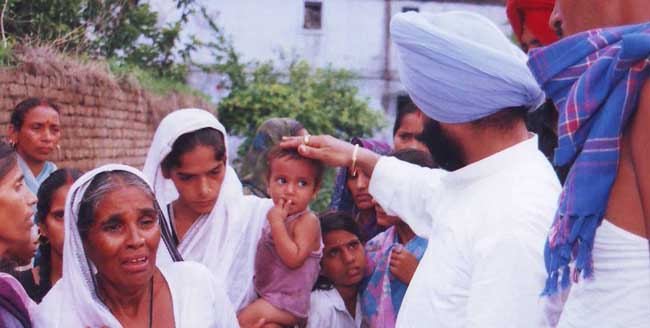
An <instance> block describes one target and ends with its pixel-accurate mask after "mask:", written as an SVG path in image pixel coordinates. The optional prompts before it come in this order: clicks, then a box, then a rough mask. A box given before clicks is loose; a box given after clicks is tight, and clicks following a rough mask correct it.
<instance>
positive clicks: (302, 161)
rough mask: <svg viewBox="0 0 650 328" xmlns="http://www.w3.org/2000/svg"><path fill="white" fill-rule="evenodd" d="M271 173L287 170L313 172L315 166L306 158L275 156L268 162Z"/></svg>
mask: <svg viewBox="0 0 650 328" xmlns="http://www.w3.org/2000/svg"><path fill="white" fill-rule="evenodd" d="M269 169H270V170H271V173H274V172H276V171H287V172H295V173H305V172H309V173H310V174H311V173H315V172H314V171H315V170H316V166H315V165H314V164H313V163H312V162H311V161H310V160H309V159H307V158H293V157H289V156H283V157H276V158H274V159H272V160H271V162H270V163H269Z"/></svg>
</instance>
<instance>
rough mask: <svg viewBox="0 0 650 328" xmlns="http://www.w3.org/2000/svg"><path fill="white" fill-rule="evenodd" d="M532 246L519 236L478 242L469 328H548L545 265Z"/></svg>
mask: <svg viewBox="0 0 650 328" xmlns="http://www.w3.org/2000/svg"><path fill="white" fill-rule="evenodd" d="M527 244H528V245H527ZM529 244H530V243H526V242H525V241H524V240H522V236H521V235H518V234H516V233H509V234H507V235H505V236H504V235H501V236H493V237H491V238H490V237H488V238H483V240H481V241H480V242H477V244H476V245H475V247H474V250H473V252H472V253H473V254H472V255H471V256H472V257H473V261H472V263H473V265H472V270H471V272H472V273H471V277H472V278H471V279H472V281H471V286H470V290H469V300H468V306H467V324H466V326H467V327H512V328H516V327H542V326H545V323H544V316H543V313H544V300H543V298H542V297H540V294H541V292H542V289H543V287H544V276H543V274H542V273H541V268H542V267H543V262H541V258H540V256H539V252H538V251H535V250H532V249H531V247H530V246H529Z"/></svg>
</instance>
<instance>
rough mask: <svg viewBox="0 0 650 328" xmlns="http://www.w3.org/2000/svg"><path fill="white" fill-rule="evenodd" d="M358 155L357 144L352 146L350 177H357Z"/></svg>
mask: <svg viewBox="0 0 650 328" xmlns="http://www.w3.org/2000/svg"><path fill="white" fill-rule="evenodd" d="M358 153H359V144H356V145H354V150H353V151H352V176H353V177H356V176H357V154H358Z"/></svg>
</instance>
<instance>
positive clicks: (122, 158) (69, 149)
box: [0, 58, 214, 170]
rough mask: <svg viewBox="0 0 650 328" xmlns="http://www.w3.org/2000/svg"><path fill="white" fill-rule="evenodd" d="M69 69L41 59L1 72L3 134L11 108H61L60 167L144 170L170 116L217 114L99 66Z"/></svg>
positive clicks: (0, 124) (0, 123) (209, 107)
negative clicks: (45, 101) (189, 111)
mask: <svg viewBox="0 0 650 328" xmlns="http://www.w3.org/2000/svg"><path fill="white" fill-rule="evenodd" d="M50 60H52V61H56V60H57V59H56V58H52V59H50ZM70 65H74V63H72V64H70V63H69V62H68V63H66V64H65V65H62V64H61V63H52V62H49V63H48V62H47V61H43V59H42V58H40V59H38V60H36V61H29V60H25V61H24V62H22V63H21V64H20V65H19V66H18V67H16V68H5V69H0V131H1V132H0V134H1V135H3V136H6V131H7V126H8V122H9V117H10V114H11V110H12V109H13V107H14V106H15V105H16V104H18V103H19V102H20V101H22V100H24V99H25V98H28V97H49V98H52V99H53V100H54V101H55V102H56V103H57V104H58V105H59V106H60V107H61V125H62V130H61V131H62V138H61V142H60V145H61V150H60V151H55V154H54V158H52V160H53V161H54V162H56V164H57V165H58V166H59V167H76V168H79V169H82V170H88V169H91V168H94V167H97V166H98V165H101V164H105V163H122V164H128V165H132V166H135V167H138V168H142V166H143V165H144V160H145V157H146V155H147V150H148V149H149V145H150V143H151V140H152V139H153V134H154V132H155V129H156V126H157V124H158V122H160V120H161V119H162V118H163V117H164V116H165V115H166V114H167V113H169V112H171V111H173V110H174V109H178V108H186V107H198V108H203V109H207V110H211V111H214V106H212V105H210V104H208V103H206V102H205V101H204V100H203V99H201V98H199V97H192V96H186V95H180V94H176V93H173V94H170V95H167V96H164V97H163V96H157V95H152V94H150V93H148V92H146V91H144V90H142V88H140V87H139V86H137V85H136V83H134V82H132V81H125V80H123V81H118V80H116V79H115V78H113V77H111V76H110V74H108V73H107V72H105V71H102V70H97V67H84V66H83V64H80V65H79V66H80V67H73V68H70ZM66 67H67V68H68V69H66Z"/></svg>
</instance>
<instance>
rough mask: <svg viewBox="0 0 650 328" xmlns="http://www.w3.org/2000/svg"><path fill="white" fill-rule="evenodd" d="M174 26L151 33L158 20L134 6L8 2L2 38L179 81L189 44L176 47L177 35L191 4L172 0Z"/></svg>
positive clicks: (78, 0) (127, 2)
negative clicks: (176, 11)
mask: <svg viewBox="0 0 650 328" xmlns="http://www.w3.org/2000/svg"><path fill="white" fill-rule="evenodd" d="M176 6H177V8H178V9H179V10H180V11H181V16H180V18H179V20H178V21H176V22H174V23H172V24H168V25H167V26H164V27H157V21H158V16H157V14H156V13H155V12H153V11H151V8H150V7H149V5H148V4H146V3H141V1H137V0H22V1H21V0H8V1H7V9H6V12H5V17H4V28H5V33H6V34H7V35H9V36H11V37H12V38H15V39H17V40H21V41H24V42H31V43H46V44H48V45H54V46H55V47H57V48H58V49H59V50H61V51H63V52H67V53H71V52H72V53H75V54H84V55H88V56H89V57H90V58H93V59H97V58H100V59H103V58H110V59H112V60H113V61H115V62H119V63H122V64H125V65H136V66H138V67H141V68H143V69H149V70H151V71H154V72H156V73H157V74H158V75H159V76H161V77H166V78H170V79H174V80H178V81H184V79H185V75H186V74H187V70H188V69H187V65H185V64H184V63H183V62H181V63H180V64H179V63H177V61H178V60H177V59H178V58H181V59H187V58H188V56H189V52H190V51H191V50H192V49H193V45H192V44H187V45H185V46H183V47H178V44H177V43H178V41H179V36H180V31H181V30H182V27H183V26H184V24H186V23H187V21H188V19H189V18H190V17H191V16H192V15H193V13H194V0H177V1H176Z"/></svg>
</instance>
